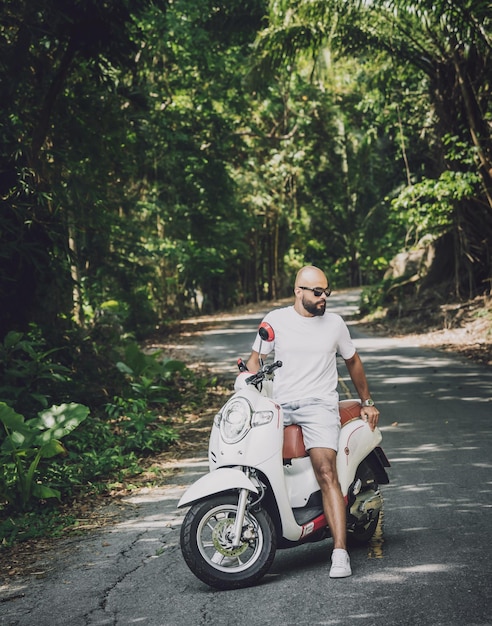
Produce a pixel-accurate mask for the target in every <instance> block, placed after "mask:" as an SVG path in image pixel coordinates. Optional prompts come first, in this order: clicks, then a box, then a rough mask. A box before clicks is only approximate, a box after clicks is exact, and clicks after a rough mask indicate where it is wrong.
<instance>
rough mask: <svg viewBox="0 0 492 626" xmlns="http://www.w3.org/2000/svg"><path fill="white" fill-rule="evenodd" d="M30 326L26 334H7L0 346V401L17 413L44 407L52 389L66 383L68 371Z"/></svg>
mask: <svg viewBox="0 0 492 626" xmlns="http://www.w3.org/2000/svg"><path fill="white" fill-rule="evenodd" d="M58 352H59V349H58V348H49V347H48V346H47V342H46V340H45V339H44V338H43V337H42V336H41V332H40V330H39V328H37V327H35V326H34V325H32V326H31V329H30V331H29V332H28V333H21V332H16V331H10V332H9V333H7V335H6V336H5V338H4V340H3V342H2V343H0V380H1V381H2V382H1V385H0V398H3V400H5V401H6V402H7V403H8V404H10V405H11V406H13V407H15V408H16V409H17V410H18V411H20V412H21V413H30V412H32V411H33V410H35V409H37V408H39V407H40V406H41V407H45V408H46V407H47V406H48V404H49V402H50V400H51V399H52V396H53V391H54V388H55V387H56V386H58V387H60V386H61V385H63V384H64V383H67V382H68V381H69V380H70V376H69V374H70V370H69V369H68V368H67V367H66V366H64V365H63V364H61V363H60V362H59V361H57V360H56V359H55V358H54V357H55V356H56V354H57V353H58Z"/></svg>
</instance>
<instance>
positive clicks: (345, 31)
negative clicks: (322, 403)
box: [0, 0, 492, 508]
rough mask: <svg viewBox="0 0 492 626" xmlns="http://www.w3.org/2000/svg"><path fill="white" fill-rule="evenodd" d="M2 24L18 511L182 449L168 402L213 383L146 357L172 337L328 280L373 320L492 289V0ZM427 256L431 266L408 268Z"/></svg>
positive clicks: (245, 4)
mask: <svg viewBox="0 0 492 626" xmlns="http://www.w3.org/2000/svg"><path fill="white" fill-rule="evenodd" d="M0 15H1V20H0V80H1V92H2V97H1V99H0V137H1V141H0V202H1V212H0V237H1V246H0V303H1V306H0V341H2V342H3V343H2V348H1V357H2V359H1V362H0V375H1V377H2V378H1V382H0V400H2V401H3V404H1V405H0V419H1V421H2V423H3V425H4V431H5V432H4V433H3V435H2V437H4V439H3V444H2V447H1V455H0V463H1V464H2V467H4V468H6V467H7V468H8V470H9V476H10V478H9V479H8V480H4V483H5V484H4V485H3V488H2V489H1V490H0V499H2V501H3V502H4V503H8V506H11V507H12V506H14V507H17V508H26V506H28V503H29V502H31V496H33V495H34V496H35V495H36V493H35V492H36V490H37V491H38V496H39V498H41V499H42V497H43V493H44V496H45V497H47V496H50V494H49V493H48V492H47V491H44V492H43V490H42V489H41V488H36V487H35V485H36V484H38V485H40V484H41V483H42V480H44V479H46V480H47V484H46V488H47V489H52V490H54V491H53V492H52V494H51V496H57V497H58V496H60V494H62V495H63V491H64V489H65V488H66V485H67V484H70V485H73V484H75V483H77V484H83V483H85V482H87V481H89V480H90V471H89V469H87V468H88V467H89V466H90V465H91V463H92V465H93V466H94V467H93V469H94V471H95V473H96V474H97V475H98V476H99V475H103V474H104V472H107V471H110V470H111V469H112V468H114V467H115V466H117V467H120V468H121V467H124V466H125V465H128V463H127V461H126V460H125V454H126V453H127V452H129V451H128V449H124V448H125V446H126V447H127V448H128V446H129V447H130V448H131V451H132V453H133V452H135V453H136V454H137V456H138V453H140V454H141V453H143V452H142V451H145V450H147V451H148V450H155V449H158V448H159V446H165V445H167V444H168V443H169V442H170V441H172V438H173V435H172V429H168V430H166V428H167V426H166V425H165V424H164V425H162V424H161V425H160V426H159V427H157V426H156V425H155V423H156V420H157V421H158V420H159V409H158V408H157V407H162V405H163V404H165V403H168V402H170V401H173V402H174V401H176V399H177V398H178V397H179V395H180V393H181V390H182V388H183V386H186V385H189V384H190V380H191V378H192V375H191V374H190V373H189V372H188V371H187V370H186V367H185V366H184V364H180V363H177V362H175V361H172V360H169V359H166V355H161V357H162V358H161V359H160V360H159V359H158V358H154V357H153V356H149V355H143V353H141V352H139V350H138V347H137V343H138V342H139V341H141V340H142V339H144V338H145V337H147V336H148V335H149V333H152V332H155V331H156V329H160V330H161V331H165V329H166V328H167V327H168V326H169V325H170V324H172V322H173V320H177V319H180V318H182V317H184V316H189V315H194V314H196V313H199V312H206V313H213V312H216V311H218V310H220V309H225V308H228V307H232V306H234V305H237V304H241V303H247V302H254V301H260V300H268V299H272V298H278V297H283V296H286V295H288V294H289V293H290V289H291V284H292V277H293V275H294V274H295V272H296V271H297V269H298V268H299V267H300V266H302V265H303V264H306V263H312V264H315V265H318V266H320V267H322V268H324V269H325V270H326V271H327V273H328V274H329V276H330V281H331V282H332V284H333V285H334V286H335V287H344V286H360V285H362V286H364V287H366V289H367V291H366V292H365V293H366V295H365V303H366V306H367V307H368V308H369V309H370V308H371V307H372V308H375V307H378V306H384V305H388V304H389V305H391V304H394V303H395V299H402V298H405V297H412V296H413V295H415V294H416V293H423V292H424V290H425V289H426V288H429V287H432V293H433V294H434V296H438V297H439V299H440V302H446V301H448V300H453V301H456V300H460V299H468V298H473V297H474V296H476V295H479V294H485V293H489V292H490V287H491V275H492V274H491V241H492V182H491V181H492V141H491V115H492V111H491V106H490V91H491V77H492V56H491V55H492V46H491V43H492V42H491V36H490V33H491V18H492V8H491V5H490V3H489V2H487V1H485V0H453V1H452V2H451V1H450V0H433V1H432V2H431V1H430V0H295V1H293V0H291V1H288V0H139V1H138V2H132V1H131V0H72V1H71V2H65V1H64V0H38V1H37V2H35V3H33V2H29V1H28V0H17V1H16V2H13V1H7V2H5V3H3V4H2V7H1V8H0ZM415 251H423V252H422V254H421V255H420V256H418V255H417V256H418V258H419V259H421V260H422V259H424V258H425V259H426V262H423V261H422V262H421V261H419V262H418V263H417V267H416V268H415V267H413V268H412V269H411V271H410V270H408V271H407V270H404V271H403V272H395V271H394V267H393V266H392V260H393V259H394V258H395V256H396V255H398V254H400V255H401V254H404V255H411V254H413V253H414V252H415ZM429 259H430V260H429ZM392 268H393V269H392ZM395 285H396V287H397V288H396V289H395ZM102 380H104V383H102V382H101V381H102ZM198 383H199V381H197V380H194V382H193V384H194V385H195V386H196V385H197V384H198ZM149 401H150V403H149ZM152 402H153V403H154V404H152ZM77 406H87V407H88V410H90V411H91V416H90V417H87V415H86V413H85V412H84V411H83V410H81V409H77V408H76V407H77ZM52 407H58V408H57V409H56V410H55V409H53V408H52ZM60 407H61V408H60ZM46 411H48V413H49V415H47V414H46ZM40 412H41V416H40ZM43 412H44V413H43ZM71 412H75V413H74V414H76V415H77V416H78V417H77V420H78V421H77V428H76V429H75V430H73V432H72V430H71V428H68V427H67V423H68V422H67V420H68V417H67V416H68V415H69V414H71ZM53 415H56V416H57V417H56V420H59V422H58V424H59V427H60V428H59V430H58V431H57V432H56V429H53V427H52V426H50V424H51V425H52V424H53V421H52V420H53ZM123 417H124V422H125V424H126V426H127V427H128V428H129V429H130V432H131V433H132V436H131V437H130V438H126V439H125V440H124V441H123V440H120V441H119V443H115V441H116V439H117V437H118V436H119V435H118V433H120V431H121V429H122V426H121V424H122V419H123ZM33 420H34V421H33ZM40 420H41V421H40ZM50 420H51V421H50ZM89 423H90V426H89V425H88V424H89ZM94 424H97V427H96V426H94ZM115 424H118V426H115ZM72 425H73V423H72ZM149 425H150V427H149ZM50 428H51V429H52V430H50ZM16 429H17V430H16ZM132 429H133V430H132ZM89 432H90V433H91V435H90V436H91V438H92V439H91V440H90V445H89V434H88V433H89ZM149 432H150V433H154V435H155V436H154V435H153V436H150V435H149ZM16 433H17V435H18V434H19V433H21V434H20V435H19V436H17V435H16ZM43 433H44V434H43ZM46 433H48V434H46ZM77 433H78V434H77ZM84 433H85V434H84ZM120 434H121V433H120ZM61 437H63V438H64V441H67V442H68V441H70V442H72V443H71V446H67V448H70V450H71V451H72V452H71V454H72V455H73V456H74V457H75V456H77V455H76V453H75V450H77V451H79V452H80V453H81V454H82V452H83V451H84V452H85V453H88V452H91V451H92V452H93V458H92V461H90V462H89V458H87V459H86V465H85V467H86V469H84V472H82V471H81V470H80V467H79V468H78V469H77V470H75V469H73V468H72V469H71V470H70V471H68V470H66V469H64V470H63V471H62V470H61V469H60V467H61V466H62V465H63V464H62V465H57V462H58V461H56V460H54V458H55V459H57V458H58V454H59V453H60V454H61V453H62V448H63V450H65V447H64V446H62V444H61V443H60V441H59V439H60V438H61ZM52 439H53V440H56V441H58V444H59V445H58V444H53V443H50V442H51V440H52ZM109 441H111V442H112V444H113V443H114V446H113V447H112V445H111V446H110V445H108V442H109ZM48 444H49V445H48ZM22 446H24V448H23V447H22ZM43 446H45V447H44V448H43ZM113 448H114V449H113ZM101 449H104V450H105V451H106V457H105V458H104V459H103V461H104V462H103V461H101V455H99V456H98V454H97V450H101ZM110 449H112V450H113V452H112V453H111V454H112V456H113V460H111V459H109V456H111V454H110V453H109V450H110ZM65 452H66V450H65ZM119 455H120V456H119ZM103 456H104V455H103ZM120 457H121V458H120ZM33 463H35V465H32V464H33ZM73 463H75V460H73ZM64 465H65V466H66V465H67V462H65V463H64ZM96 466H97V467H96ZM73 467H75V465H74V466H73ZM48 468H51V469H50V470H49V471H51V474H49V471H48ZM54 468H56V469H54ZM96 470H97V471H96ZM43 472H44V473H43ZM70 472H72V473H71V474H70ZM77 472H78V474H77ZM36 477H37V478H36ZM43 477H44V478H43ZM48 479H49V480H48ZM48 483H49V484H48ZM49 485H51V486H49ZM56 485H58V486H56ZM33 490H34V493H33Z"/></svg>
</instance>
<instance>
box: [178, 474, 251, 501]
mask: <svg viewBox="0 0 492 626" xmlns="http://www.w3.org/2000/svg"><path fill="white" fill-rule="evenodd" d="M231 489H248V490H249V491H252V492H253V493H258V489H257V488H256V487H255V485H254V484H253V483H252V482H251V480H250V479H249V478H248V477H247V476H246V475H245V474H244V473H243V472H241V471H240V470H237V469H233V468H228V467H223V468H220V469H217V470H215V471H214V472H210V473H209V474H205V476H202V477H201V478H199V479H198V480H197V481H196V482H195V483H193V484H192V485H191V486H190V487H189V488H188V489H187V490H186V492H185V493H184V494H183V495H182V497H181V499H180V501H179V503H178V508H179V507H181V506H186V505H190V504H194V503H195V502H198V501H199V500H202V499H203V498H208V497H210V496H213V495H215V494H218V493H222V492H224V491H230V490H231Z"/></svg>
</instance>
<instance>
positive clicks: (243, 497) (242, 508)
mask: <svg viewBox="0 0 492 626" xmlns="http://www.w3.org/2000/svg"><path fill="white" fill-rule="evenodd" d="M248 497H249V490H248V489H241V491H240V492H239V500H238V503H237V513H236V521H235V523H234V530H233V535H234V538H233V541H232V545H233V547H234V548H238V547H239V546H240V545H241V537H242V534H243V525H244V515H245V513H246V505H247V503H248Z"/></svg>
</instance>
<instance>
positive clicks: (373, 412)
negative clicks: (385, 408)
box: [360, 406, 379, 430]
mask: <svg viewBox="0 0 492 626" xmlns="http://www.w3.org/2000/svg"><path fill="white" fill-rule="evenodd" d="M360 416H361V418H362V419H363V420H364V421H365V422H367V423H368V424H369V426H370V428H371V430H374V429H375V428H376V426H377V425H378V421H379V411H378V410H377V408H376V407H375V406H363V407H362V408H361V410H360Z"/></svg>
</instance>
